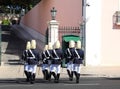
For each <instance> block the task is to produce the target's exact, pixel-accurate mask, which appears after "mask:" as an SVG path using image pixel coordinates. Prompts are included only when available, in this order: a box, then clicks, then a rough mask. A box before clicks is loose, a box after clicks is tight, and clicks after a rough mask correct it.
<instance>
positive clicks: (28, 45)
mask: <svg viewBox="0 0 120 89" xmlns="http://www.w3.org/2000/svg"><path fill="white" fill-rule="evenodd" d="M29 49H31V44H30V41H28V42H27V44H26V50H29Z"/></svg>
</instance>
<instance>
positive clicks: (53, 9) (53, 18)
mask: <svg viewBox="0 0 120 89" xmlns="http://www.w3.org/2000/svg"><path fill="white" fill-rule="evenodd" d="M56 12H57V10H56V9H55V7H53V8H52V10H51V16H52V20H55V17H56Z"/></svg>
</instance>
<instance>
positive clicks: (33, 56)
mask: <svg viewBox="0 0 120 89" xmlns="http://www.w3.org/2000/svg"><path fill="white" fill-rule="evenodd" d="M28 51H29V52H30V53H31V54H32V57H30V58H35V55H34V54H33V52H32V51H31V50H28Z"/></svg>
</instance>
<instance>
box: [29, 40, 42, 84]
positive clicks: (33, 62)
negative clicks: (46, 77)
mask: <svg viewBox="0 0 120 89" xmlns="http://www.w3.org/2000/svg"><path fill="white" fill-rule="evenodd" d="M27 60H28V71H29V76H30V83H31V84H33V83H34V82H35V77H36V69H37V64H38V63H39V60H40V55H39V51H38V50H37V49H36V41H35V40H31V49H30V50H28V56H27Z"/></svg>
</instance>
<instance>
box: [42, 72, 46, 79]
mask: <svg viewBox="0 0 120 89" xmlns="http://www.w3.org/2000/svg"><path fill="white" fill-rule="evenodd" d="M42 73H43V79H46V73H45V70H42Z"/></svg>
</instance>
